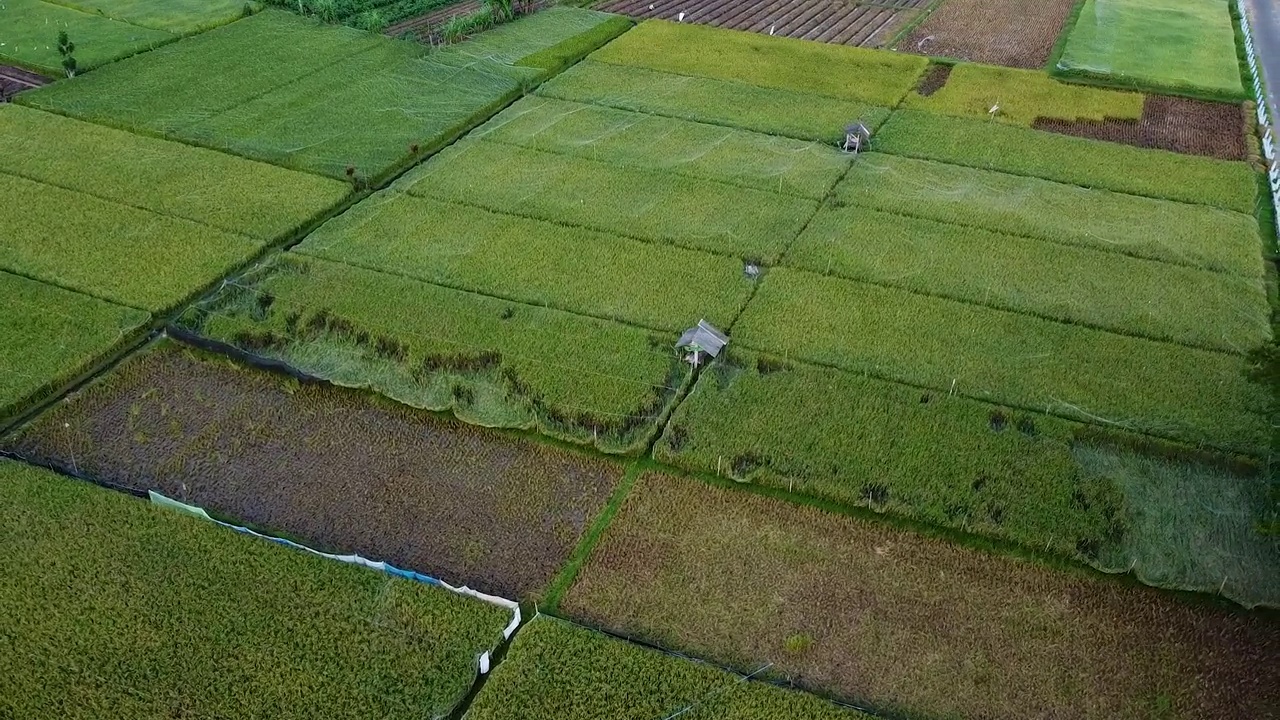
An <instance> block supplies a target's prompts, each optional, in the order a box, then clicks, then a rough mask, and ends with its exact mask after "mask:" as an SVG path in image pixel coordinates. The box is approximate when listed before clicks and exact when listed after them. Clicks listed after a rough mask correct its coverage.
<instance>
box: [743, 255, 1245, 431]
mask: <svg viewBox="0 0 1280 720" xmlns="http://www.w3.org/2000/svg"><path fill="white" fill-rule="evenodd" d="M735 339H736V340H737V341H738V342H739V343H741V344H742V345H745V346H748V347H751V348H754V349H758V350H763V351H766V352H769V353H771V354H774V355H778V356H783V357H790V356H794V357H797V358H801V359H806V360H809V361H811V362H815V363H819V364H824V365H831V366H835V367H839V368H842V369H845V370H848V371H851V372H858V373H870V374H874V375H877V376H880V377H884V378H887V379H891V380H897V381H901V382H906V383H909V384H913V385H919V386H925V387H929V388H933V389H936V390H940V391H943V392H949V391H950V392H958V393H960V394H962V395H965V396H967V397H973V398H978V399H983V400H990V401H992V402H999V403H1003V404H1008V405H1013V406H1017V407H1024V408H1033V409H1037V410H1042V411H1044V412H1050V413H1054V414H1058V415H1062V416H1064V417H1070V418H1074V419H1079V420H1083V421H1087V422H1098V423H1101V424H1105V425H1113V426H1117V427H1122V428H1126V429H1131V430H1137V431H1141V432H1146V433H1149V434H1153V435H1157V436H1162V437H1168V438H1174V439H1180V440H1184V441H1187V442H1190V443H1195V444H1200V443H1207V444H1210V445H1213V446H1215V447H1218V448H1220V449H1223V450H1228V451H1236V452H1242V453H1249V454H1258V453H1260V452H1261V451H1262V449H1263V448H1264V447H1266V445H1267V442H1268V440H1267V437H1268V433H1267V431H1266V429H1265V425H1266V423H1265V422H1264V413H1265V411H1266V407H1267V393H1266V391H1265V389H1264V388H1263V387H1262V386H1261V385H1259V384H1256V383H1254V382H1251V381H1250V380H1248V379H1247V378H1246V377H1245V372H1246V370H1247V363H1246V361H1245V359H1244V358H1242V357H1240V356H1236V355H1227V354H1223V353H1218V352H1210V351H1206V350H1198V349H1193V348H1189V347H1183V346H1180V345H1171V344H1168V343H1160V342H1154V341H1151V340H1145V339H1141V338H1134V337H1127V336H1123V335H1116V334H1113V333H1109V332H1103V331H1099V330H1093V329H1090V328H1085V327H1080V326H1074V325H1066V324H1063V323H1058V322H1052V321H1048V320H1042V319H1040V318H1035V317H1030V316H1027V315H1023V314H1019V313H1011V312H1005V311H1000V310H993V309H990V308H986V307H976V306H973V305H969V304H962V303H958V302H955V301H951V300H943V299H938V298H930V297H923V296H920V295H916V294H913V293H910V292H906V291H902V290H897V289H888V288H882V287H877V286H872V285H865V284H862V283H857V282H851V281H847V280H841V279H837V278H829V277H823V276H819V275H814V274H810V273H806V272H800V271H796V270H791V269H788V268H775V269H774V270H773V271H772V272H770V274H769V277H768V279H767V282H764V283H762V284H761V286H760V289H759V291H758V292H757V294H756V296H755V299H754V300H753V301H752V302H751V304H750V305H749V306H748V307H747V310H746V312H745V313H743V316H742V318H741V319H740V320H739V322H738V323H737V325H736V326H735Z"/></svg>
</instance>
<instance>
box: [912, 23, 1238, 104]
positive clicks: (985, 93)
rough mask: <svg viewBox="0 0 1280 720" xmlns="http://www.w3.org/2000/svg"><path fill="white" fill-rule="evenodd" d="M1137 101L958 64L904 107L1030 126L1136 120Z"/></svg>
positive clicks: (1041, 77) (1026, 73)
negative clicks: (1040, 122)
mask: <svg viewBox="0 0 1280 720" xmlns="http://www.w3.org/2000/svg"><path fill="white" fill-rule="evenodd" d="M1210 1H1212V2H1217V1H1218V0H1210ZM1142 102H1143V97H1142V95H1141V94H1140V93H1135V92H1123V91H1118V90H1108V89H1105V88H1097V87H1091V86H1089V85H1073V84H1071V83H1065V82H1062V81H1060V80H1056V79H1054V78H1052V77H1050V76H1049V75H1046V74H1045V73H1044V72H1042V71H1040V70H1019V69H1017V68H1006V67H996V66H994V65H974V64H971V63H961V64H959V65H956V66H955V67H954V68H952V70H951V75H950V77H948V78H947V82H946V84H945V85H943V86H942V87H941V88H939V89H938V90H937V91H935V92H934V93H933V94H931V95H929V96H927V97H926V96H922V95H920V94H918V93H911V94H910V95H907V96H906V99H905V100H904V102H903V106H904V107H909V108H917V109H920V110H928V111H930V112H935V113H942V114H945V115H959V116H961V117H980V118H986V117H991V118H994V119H995V120H998V121H1000V122H1005V123H1012V124H1015V125H1026V126H1030V125H1031V123H1033V122H1035V120H1036V118H1054V119H1057V120H1106V119H1109V118H1110V119H1121V120H1137V119H1138V118H1140V117H1142ZM993 108H995V109H996V111H995V112H994V113H992V112H991V111H992V109H993Z"/></svg>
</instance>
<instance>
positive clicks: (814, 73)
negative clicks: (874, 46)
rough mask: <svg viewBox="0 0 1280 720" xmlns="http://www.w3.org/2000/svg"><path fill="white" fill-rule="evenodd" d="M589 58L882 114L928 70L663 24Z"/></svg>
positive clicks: (883, 58) (890, 57)
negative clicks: (874, 108) (856, 104)
mask: <svg viewBox="0 0 1280 720" xmlns="http://www.w3.org/2000/svg"><path fill="white" fill-rule="evenodd" d="M708 47H714V48H715V52H713V53H709V52H706V49H707V48H708ZM591 59H593V60H596V61H597V62H605V63H614V64H618V65H626V66H630V67H642V68H646V69H649V70H657V71H660V72H667V73H675V74H679V75H693V76H699V77H707V78H713V79H717V80H727V81H731V82H740V83H745V84H749V85H755V86H758V87H765V88H773V89H778V90H788V91H792V92H801V93H811V94H814V95H822V96H825V97H831V98H836V99H840V100H849V101H860V102H865V103H871V104H873V105H879V106H884V107H892V106H894V105H896V104H898V102H899V101H900V100H902V98H903V96H904V95H906V94H907V92H909V91H910V90H911V88H913V87H915V85H916V80H917V79H918V78H919V77H920V75H921V74H922V73H923V72H924V70H925V67H926V66H927V64H928V63H927V61H926V60H925V59H924V58H920V57H914V56H910V55H897V54H894V53H886V52H879V51H875V50H867V49H864V48H855V47H846V46H841V45H826V44H820V43H806V42H794V41H793V40H791V39H789V38H775V37H768V36H765V35H758V34H755V33H742V32H726V31H724V30H719V29H716V28H711V27H707V26H704V25H695V24H683V23H673V22H665V21H661V20H649V21H647V22H644V23H641V24H640V25H639V26H638V27H636V29H634V30H632V31H631V32H629V33H627V34H626V35H623V36H622V37H620V38H618V39H617V40H615V41H614V42H612V43H610V44H609V45H608V46H606V47H604V48H602V49H601V50H598V51H596V52H595V53H593V54H592V55H591Z"/></svg>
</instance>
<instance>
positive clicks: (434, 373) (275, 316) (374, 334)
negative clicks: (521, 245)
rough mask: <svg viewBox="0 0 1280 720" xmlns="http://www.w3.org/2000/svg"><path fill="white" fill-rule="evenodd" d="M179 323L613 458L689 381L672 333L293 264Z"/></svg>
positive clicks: (331, 376)
mask: <svg viewBox="0 0 1280 720" xmlns="http://www.w3.org/2000/svg"><path fill="white" fill-rule="evenodd" d="M179 324H180V325H181V326H182V327H184V328H185V329H186V330H188V331H190V332H197V333H200V334H202V335H205V336H207V337H210V338H213V339H215V340H220V341H223V342H226V343H230V344H232V345H235V346H237V347H239V348H241V349H243V350H246V351H248V352H250V353H254V354H256V355H258V356H261V357H266V358H270V359H273V360H279V361H282V362H285V363H287V364H289V365H291V366H293V367H295V368H297V369H298V370H301V371H303V372H305V373H309V374H310V375H313V376H317V377H321V378H324V379H326V380H329V381H331V382H333V383H335V384H337V385H343V386H347V387H359V388H369V389H372V390H375V391H377V392H379V393H382V394H383V395H386V396H388V397H391V398H394V399H396V400H399V401H401V402H403V403H405V404H408V405H412V406H414V407H419V408H428V409H432V410H452V411H453V412H454V414H456V415H457V416H458V417H459V418H461V419H463V420H466V421H468V422H473V423H476V424H479V425H485V426H489V427H516V428H528V429H533V428H536V429H538V430H539V431H541V432H543V433H546V434H549V435H553V436H556V437H562V438H564V439H567V440H570V441H573V442H581V443H588V444H595V445H596V446H597V447H600V448H601V449H603V450H606V451H609V452H638V451H639V450H640V449H642V448H644V447H645V445H646V443H647V440H648V439H649V438H650V437H651V436H653V435H655V434H656V432H657V423H658V420H659V418H661V417H662V416H663V415H664V413H665V412H666V411H667V409H668V407H669V405H670V404H671V402H673V400H674V398H675V395H676V393H677V392H678V390H679V389H680V388H681V387H682V385H683V384H684V383H685V382H686V380H687V378H688V377H689V371H688V366H687V365H685V364H684V363H683V362H681V361H680V359H679V357H678V356H677V354H676V353H675V352H674V351H673V346H674V345H675V342H676V339H677V334H676V333H674V332H673V333H653V332H650V331H646V330H643V329H639V328H636V327H632V326H629V325H624V324H621V323H617V322H612V321H607V320H597V319H594V318H589V317H585V316H582V315H575V314H572V313H566V312H562V311H558V310H552V309H548V308H543V307H537V306H532V305H524V304H520V303H516V302H512V301H507V300H500V299H497V298H492V297H488V296H485V295H477V294H473V293H469V292H463V291H459V290H452V289H448V288H444V287H440V286H437V285H430V284H427V283H423V282H421V281H418V280H413V279H411V278H407V277H403V276H399V275H391V274H387V273H380V272H375V271H371V270H365V269H362V268H357V267H354V266H351V265H346V264H342V263H334V262H329V261H325V260H319V259H312V258H307V257H305V256H301V255H296V254H288V255H285V256H283V257H281V258H278V259H276V260H274V261H272V262H270V263H267V264H264V265H263V266H261V267H259V268H257V269H255V270H254V271H253V272H251V273H249V274H248V275H247V276H245V277H242V278H239V279H238V280H237V281H236V282H234V283H228V284H227V285H225V286H224V287H223V288H222V289H221V290H220V291H219V292H218V293H217V294H215V296H214V297H212V298H211V299H210V300H208V301H207V302H206V303H204V304H202V305H200V306H197V307H195V308H193V309H191V310H189V311H188V312H187V313H186V315H185V316H184V317H183V318H182V319H181V320H180V323H179Z"/></svg>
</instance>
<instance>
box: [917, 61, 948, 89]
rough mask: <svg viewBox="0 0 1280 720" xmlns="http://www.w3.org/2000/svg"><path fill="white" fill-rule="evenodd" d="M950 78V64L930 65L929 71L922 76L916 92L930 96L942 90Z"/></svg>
mask: <svg viewBox="0 0 1280 720" xmlns="http://www.w3.org/2000/svg"><path fill="white" fill-rule="evenodd" d="M949 79H951V66H950V65H938V64H934V65H930V66H929V71H928V72H926V73H925V74H924V77H922V78H920V84H919V85H918V86H917V87H916V92H917V93H919V94H920V95H922V96H924V97H929V96H930V95H932V94H934V93H936V92H938V91H939V90H941V89H942V87H943V86H944V85H946V84H947V80H949Z"/></svg>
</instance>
